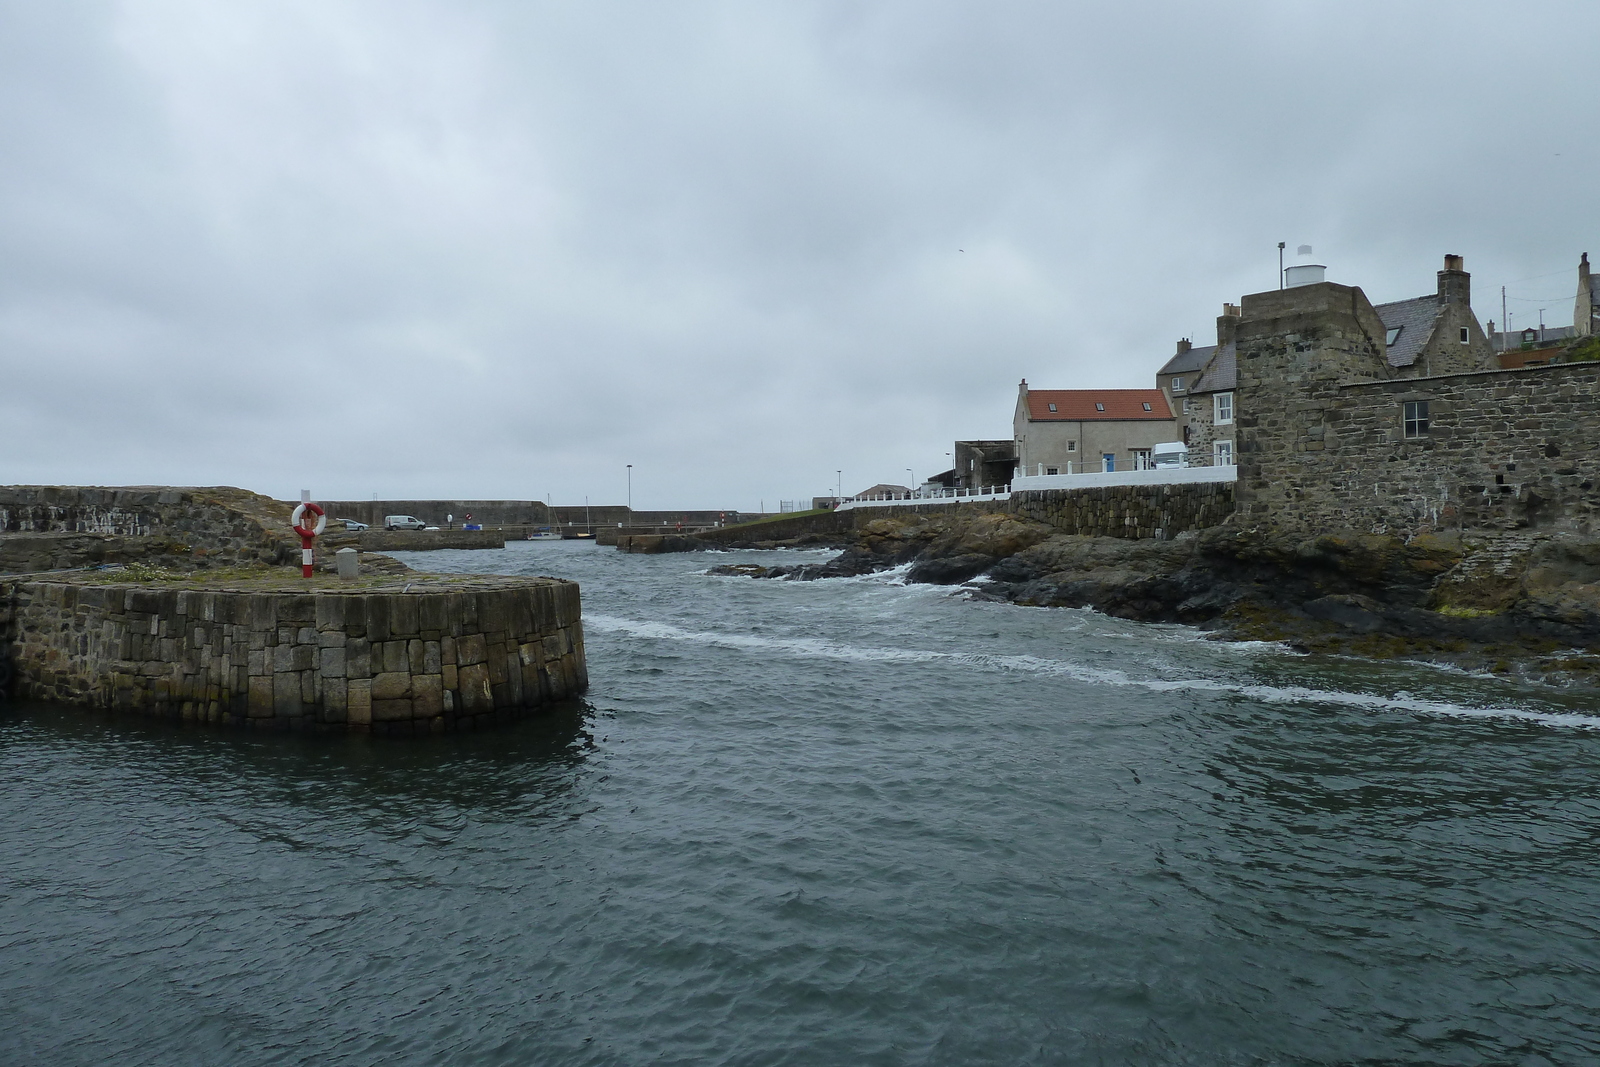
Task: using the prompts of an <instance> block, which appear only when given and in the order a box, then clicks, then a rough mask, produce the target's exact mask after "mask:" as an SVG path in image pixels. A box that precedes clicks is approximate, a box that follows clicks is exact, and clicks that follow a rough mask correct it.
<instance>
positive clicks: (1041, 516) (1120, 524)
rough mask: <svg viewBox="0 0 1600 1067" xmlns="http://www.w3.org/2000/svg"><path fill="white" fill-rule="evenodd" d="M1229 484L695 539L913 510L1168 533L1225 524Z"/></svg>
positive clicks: (1030, 499)
mask: <svg viewBox="0 0 1600 1067" xmlns="http://www.w3.org/2000/svg"><path fill="white" fill-rule="evenodd" d="M1233 488H1234V485H1233V483H1232V482H1202V483H1178V484H1169V485H1115V486H1094V487H1087V488H1077V489H1030V490H1023V491H1020V492H1014V493H1012V494H1011V498H1010V499H1009V500H984V501H973V502H971V503H966V502H961V503H956V504H921V503H908V504H905V505H903V506H898V505H888V506H885V507H873V508H855V509H852V510H850V511H840V512H826V513H824V514H820V515H805V516H800V517H797V518H794V519H783V520H778V521H773V522H763V523H753V524H751V525H748V526H730V527H727V528H725V529H721V530H707V531H704V532H702V533H699V534H696V535H695V537H696V538H697V539H699V540H700V541H702V542H704V541H710V542H718V543H723V544H740V543H751V542H756V541H759V540H768V539H771V540H778V539H780V538H793V537H802V536H805V535H810V534H825V535H839V536H850V535H853V534H854V533H855V532H856V531H858V530H859V529H861V528H862V527H865V526H866V525H867V524H868V523H870V522H872V521H874V520H876V519H901V518H905V517H907V516H911V515H924V516H928V517H942V518H952V519H965V518H968V517H970V516H973V515H978V514H1004V513H1010V514H1013V515H1016V516H1018V517H1019V518H1024V519H1032V520H1033V521H1035V522H1042V523H1044V524H1045V525H1047V526H1053V527H1055V528H1056V529H1057V530H1060V531H1061V532H1062V533H1070V534H1082V535H1085V536H1090V537H1127V538H1141V537H1158V536H1159V537H1173V536H1175V535H1177V534H1180V533H1185V532H1187V531H1190V530H1203V529H1206V528H1207V527H1211V526H1218V525H1221V524H1222V523H1224V522H1226V521H1227V520H1228V518H1229V516H1231V515H1232V514H1233ZM1158 531H1159V533H1158Z"/></svg>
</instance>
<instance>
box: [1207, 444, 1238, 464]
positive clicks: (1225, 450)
mask: <svg viewBox="0 0 1600 1067" xmlns="http://www.w3.org/2000/svg"><path fill="white" fill-rule="evenodd" d="M1211 462H1212V463H1214V464H1216V465H1217V466H1219V467H1231V466H1233V442H1232V441H1213V442H1211Z"/></svg>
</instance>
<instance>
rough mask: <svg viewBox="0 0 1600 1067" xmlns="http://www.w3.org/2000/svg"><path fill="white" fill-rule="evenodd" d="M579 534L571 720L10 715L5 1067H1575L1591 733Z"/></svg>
mask: <svg viewBox="0 0 1600 1067" xmlns="http://www.w3.org/2000/svg"><path fill="white" fill-rule="evenodd" d="M813 558H814V559H822V558H826V553H796V552H788V553H746V552H741V553H726V554H685V555H662V556H636V555H627V554H623V553H619V552H617V551H615V550H613V549H610V548H601V547H598V546H595V545H593V544H590V543H581V542H529V543H514V544H512V545H510V546H508V547H507V548H506V550H505V551H503V552H497V551H480V552H466V551H461V552H438V553H427V554H414V555H410V556H408V557H407V560H408V562H410V563H411V564H412V565H413V566H415V567H418V568H419V569H428V570H440V571H453V572H466V571H491V572H497V573H512V574H550V575H556V576H559V577H566V578H573V579H576V580H577V581H579V582H581V583H582V586H583V603H584V617H585V631H586V634H587V641H588V653H589V671H590V678H591V683H592V684H591V689H590V691H589V693H588V695H587V697H586V699H585V700H583V701H580V702H572V703H568V704H563V705H560V706H558V707H555V708H552V709H550V710H549V711H548V713H546V714H543V715H540V716H539V717H536V718H534V719H531V720H529V721H527V722H525V723H523V724H521V725H519V726H516V727H513V728H508V729H504V730H498V731H492V732H485V733H479V734H469V735H461V736H450V737H439V738H428V739H421V740H418V739H406V740H400V739H395V740H387V741H385V740H369V739H359V738H348V739H347V738H319V737H283V736H267V735H260V736H258V735H252V734H245V733H231V732H225V731H220V730H215V729H204V728H192V729H185V728H180V727H177V726H168V725H164V724H154V723H148V722H142V721H139V720H136V719H130V718H116V717H109V716H106V715H102V714H98V713H93V712H86V711H82V710H78V709H67V708H54V707H46V706H40V705H20V704H11V705H6V706H4V708H3V710H0V1063H4V1064H31V1063H39V1064H63V1065H70V1064H97V1065H98V1064H151V1065H157V1064H159V1065H171V1064H189V1063H193V1064H222V1063H226V1064H230V1065H252V1064H302V1063H303V1064H324V1065H334V1064H351V1065H354V1064H363V1065H366V1064H378V1063H382V1064H645V1063H665V1064H752V1065H754V1064H819V1065H823V1064H826V1065H837V1064H1055V1063H1063V1064H1066V1063H1072V1064H1076V1063H1104V1064H1122V1063H1128V1064H1179V1063H1182V1064H1213V1063H1218V1064H1221V1063H1241V1064H1242V1063H1262V1064H1298V1063H1306V1064H1310V1063H1354V1062H1370V1063H1379V1062H1381V1063H1418V1064H1421V1063H1428V1064H1436V1063H1463V1064H1476V1063H1497V1064H1498V1063H1518V1064H1540V1063H1552V1064H1568V1063H1575V1062H1583V1061H1593V1060H1594V1059H1596V1058H1597V1057H1600V1023H1597V1021H1596V1020H1597V1018H1600V940H1597V938H1596V932H1597V931H1596V926H1597V922H1600V919H1597V916H1600V880H1597V878H1596V875H1597V873H1600V864H1597V857H1596V841H1597V839H1600V708H1597V707H1596V702H1595V701H1594V699H1593V697H1592V696H1588V695H1577V694H1566V693H1562V692H1560V691H1557V690H1549V689H1534V688H1527V687H1519V686H1517V685H1514V684H1511V683H1508V682H1505V681H1501V680H1498V679H1495V678H1490V677H1480V676H1474V675H1469V674H1464V673H1461V672H1452V671H1446V670H1440V669H1437V668H1432V667H1427V666H1421V665H1413V664H1404V663H1383V664H1376V663H1364V662H1360V661H1355V660H1342V659H1332V658H1315V657H1306V656H1301V655H1297V654H1295V653H1293V652H1291V651H1288V650H1286V649H1284V648H1281V647H1278V646H1273V645H1263V644H1239V643H1226V642H1216V641H1211V640H1207V639H1206V638H1205V636H1204V635H1203V634H1200V633H1198V632H1196V631H1194V630H1191V629H1187V628H1183V627H1176V626H1154V625H1148V624H1139V623H1131V622H1123V621H1119V620H1115V619H1110V618H1107V617H1105V616H1102V615H1098V614H1095V613H1093V612H1090V611H1076V610H1055V609H1036V608H1019V607H1014V606H1010V605H1004V604H997V603H988V602H983V601H982V600H978V599H974V598H973V597H972V596H971V595H970V592H969V591H963V590H961V589H952V588H942V587H933V586H918V585H907V584H905V583H904V580H903V577H902V576H901V575H900V574H898V573H897V572H889V573H886V574H879V575H873V576H869V577H865V578H855V579H830V580H824V581H817V582H783V581H756V580H751V579H748V578H728V577H714V576H708V575H706V574H705V571H706V569H707V568H708V567H709V566H712V565H714V564H716V563H720V562H769V563H770V562H777V561H779V560H782V561H784V562H797V561H800V560H804V559H813Z"/></svg>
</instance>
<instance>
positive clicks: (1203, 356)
mask: <svg viewBox="0 0 1600 1067" xmlns="http://www.w3.org/2000/svg"><path fill="white" fill-rule="evenodd" d="M1216 350H1217V346H1216V345H1206V346H1205V347H1204V348H1191V349H1189V351H1187V352H1179V353H1178V354H1177V355H1175V356H1173V357H1172V358H1171V359H1169V360H1167V361H1166V363H1164V364H1162V366H1161V369H1160V370H1158V371H1156V376H1157V377H1162V376H1164V375H1168V374H1188V373H1189V372H1190V371H1196V370H1199V369H1200V368H1201V367H1204V366H1205V365H1206V362H1207V361H1208V360H1209V359H1210V358H1211V354H1212V353H1213V352H1215V351H1216ZM1145 366H1147V367H1148V366H1149V364H1148V363H1147V364H1145Z"/></svg>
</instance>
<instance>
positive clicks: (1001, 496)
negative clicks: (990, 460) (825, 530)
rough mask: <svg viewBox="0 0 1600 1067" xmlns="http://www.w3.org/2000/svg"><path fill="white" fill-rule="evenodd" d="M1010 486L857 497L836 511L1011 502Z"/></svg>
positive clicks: (841, 503) (841, 505) (913, 491)
mask: <svg viewBox="0 0 1600 1067" xmlns="http://www.w3.org/2000/svg"><path fill="white" fill-rule="evenodd" d="M1010 499H1011V487H1010V486H1009V485H985V486H979V487H978V488H975V489H913V490H912V491H911V492H909V493H879V494H877V495H875V496H856V497H851V498H850V499H848V500H845V501H842V502H840V504H839V506H838V507H837V508H835V509H834V510H835V511H849V510H850V509H852V508H872V507H893V506H895V505H899V506H901V507H905V506H906V505H908V504H959V503H961V502H963V501H967V500H1010Z"/></svg>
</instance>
